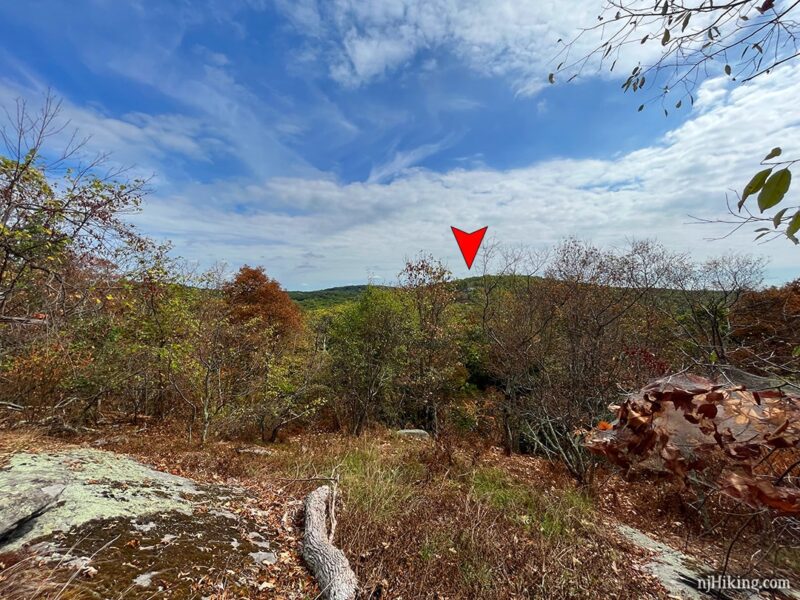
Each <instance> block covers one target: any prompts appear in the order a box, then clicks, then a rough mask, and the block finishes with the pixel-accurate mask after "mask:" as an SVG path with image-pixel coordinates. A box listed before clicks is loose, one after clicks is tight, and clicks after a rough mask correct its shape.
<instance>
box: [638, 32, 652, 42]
mask: <svg viewBox="0 0 800 600" xmlns="http://www.w3.org/2000/svg"><path fill="white" fill-rule="evenodd" d="M649 37H650V34H649V33H648V34H647V35H646V36H644V37H643V38H642V41H641V42H639V43H640V44H644V43H645V42H646V41H647V38H649Z"/></svg>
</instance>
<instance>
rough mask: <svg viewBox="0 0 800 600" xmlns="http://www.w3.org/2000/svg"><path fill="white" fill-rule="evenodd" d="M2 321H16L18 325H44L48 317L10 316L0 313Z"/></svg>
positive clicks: (0, 321)
mask: <svg viewBox="0 0 800 600" xmlns="http://www.w3.org/2000/svg"><path fill="white" fill-rule="evenodd" d="M0 323H16V324H17V325H44V324H46V323H47V319H46V318H41V317H37V316H33V317H9V316H6V315H0Z"/></svg>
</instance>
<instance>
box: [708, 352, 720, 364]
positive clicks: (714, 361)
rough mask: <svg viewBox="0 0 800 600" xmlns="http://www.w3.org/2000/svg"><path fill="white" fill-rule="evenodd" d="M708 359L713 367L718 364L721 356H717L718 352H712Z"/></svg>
mask: <svg viewBox="0 0 800 600" xmlns="http://www.w3.org/2000/svg"><path fill="white" fill-rule="evenodd" d="M708 358H709V360H710V361H711V364H712V365H715V364H717V361H718V360H719V356H717V351H716V350H712V351H711V354H710V355H709V356H708Z"/></svg>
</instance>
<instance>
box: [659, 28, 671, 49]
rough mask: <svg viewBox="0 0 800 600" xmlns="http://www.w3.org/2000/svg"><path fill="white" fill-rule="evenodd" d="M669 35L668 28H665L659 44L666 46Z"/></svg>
mask: <svg viewBox="0 0 800 600" xmlns="http://www.w3.org/2000/svg"><path fill="white" fill-rule="evenodd" d="M669 37H670V36H669V29H665V30H664V35H663V36H661V45H662V46H666V45H667V44H669Z"/></svg>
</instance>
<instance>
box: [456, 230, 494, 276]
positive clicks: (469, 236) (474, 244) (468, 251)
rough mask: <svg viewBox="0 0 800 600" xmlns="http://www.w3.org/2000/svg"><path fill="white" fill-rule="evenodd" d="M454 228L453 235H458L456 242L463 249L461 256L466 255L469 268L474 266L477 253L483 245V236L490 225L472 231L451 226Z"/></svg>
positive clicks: (465, 258)
mask: <svg viewBox="0 0 800 600" xmlns="http://www.w3.org/2000/svg"><path fill="white" fill-rule="evenodd" d="M450 229H452V230H453V235H454V236H456V243H457V244H458V249H459V250H461V256H463V257H464V262H465V263H467V268H468V269H471V268H472V263H473V261H474V260H475V255H476V254H477V253H478V248H480V247H481V242H482V241H483V236H484V235H485V234H486V230H487V229H489V227H488V226H487V227H483V228H481V229H478V230H477V231H473V232H472V233H467V232H466V231H461V230H460V229H456V228H455V227H452V226H451V227H450Z"/></svg>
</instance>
